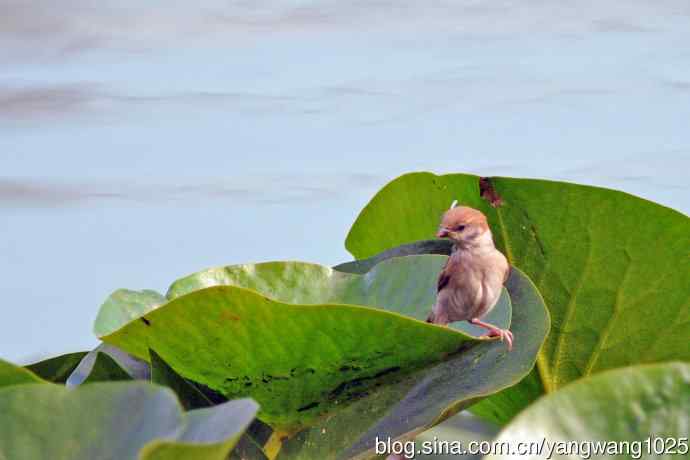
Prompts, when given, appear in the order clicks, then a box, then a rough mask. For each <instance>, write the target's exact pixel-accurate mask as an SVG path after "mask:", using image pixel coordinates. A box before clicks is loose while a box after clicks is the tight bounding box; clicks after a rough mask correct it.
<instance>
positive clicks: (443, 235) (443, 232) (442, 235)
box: [436, 227, 449, 238]
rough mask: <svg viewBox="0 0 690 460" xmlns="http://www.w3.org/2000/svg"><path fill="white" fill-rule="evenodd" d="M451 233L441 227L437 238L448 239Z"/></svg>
mask: <svg viewBox="0 0 690 460" xmlns="http://www.w3.org/2000/svg"><path fill="white" fill-rule="evenodd" d="M448 234H449V232H448V229H447V228H445V227H441V228H439V229H438V233H436V236H437V237H439V238H446V237H447V236H448Z"/></svg>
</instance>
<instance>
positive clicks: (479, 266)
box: [427, 206, 513, 349]
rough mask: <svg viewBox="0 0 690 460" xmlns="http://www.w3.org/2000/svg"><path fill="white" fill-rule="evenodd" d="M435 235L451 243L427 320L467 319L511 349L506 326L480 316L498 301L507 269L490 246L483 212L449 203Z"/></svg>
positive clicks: (496, 251) (490, 239)
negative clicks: (452, 205)
mask: <svg viewBox="0 0 690 460" xmlns="http://www.w3.org/2000/svg"><path fill="white" fill-rule="evenodd" d="M437 236H438V237H439V238H449V239H451V240H452V241H453V243H455V244H454V246H453V253H452V254H451V256H450V257H449V258H448V261H447V262H446V265H445V267H443V270H442V271H441V273H440V275H439V277H438V284H437V294H436V303H435V304H434V306H433V308H432V312H431V314H430V315H429V318H428V319H427V321H428V322H430V323H436V324H444V325H445V324H448V323H451V322H454V321H469V322H470V323H472V324H475V325H477V326H480V327H483V328H485V329H487V330H488V331H489V334H488V335H489V336H491V337H500V338H501V340H504V341H505V342H506V344H507V346H508V349H512V345H513V334H512V333H511V332H510V331H509V330H504V329H500V328H498V327H496V326H494V325H492V324H488V323H485V322H483V321H481V320H480V318H482V317H483V316H485V315H486V314H487V313H489V312H490V311H491V309H492V308H494V306H495V305H496V303H497V302H498V299H499V297H500V296H501V289H502V287H503V283H504V282H505V281H506V279H507V278H508V274H509V272H510V266H509V265H508V260H507V259H506V258H505V256H504V255H503V254H502V253H501V252H500V251H499V250H497V249H496V247H495V246H494V241H493V237H492V235H491V230H490V229H489V224H488V223H487V221H486V216H485V215H484V214H482V213H481V211H478V210H476V209H473V208H469V207H465V206H459V207H452V208H451V209H449V210H448V211H447V212H446V213H445V214H444V215H443V219H442V220H441V227H440V228H439V231H438V234H437Z"/></svg>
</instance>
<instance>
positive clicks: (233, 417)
mask: <svg viewBox="0 0 690 460" xmlns="http://www.w3.org/2000/svg"><path fill="white" fill-rule="evenodd" d="M256 410H257V406H256V403H254V402H253V401H251V400H239V401H230V402H227V403H224V404H222V405H220V406H216V407H214V408H210V409H204V410H203V411H202V410H200V411H193V412H191V413H189V414H183V413H182V408H181V407H180V405H179V404H178V402H177V399H176V398H175V395H174V394H173V393H172V392H171V391H170V390H168V389H166V388H163V387H159V386H157V385H151V384H148V383H143V382H129V383H121V382H108V383H94V384H91V385H84V386H80V387H77V388H75V389H68V388H65V387H63V386H58V385H17V386H11V387H6V388H3V389H0V426H2V430H0V458H2V459H22V460H32V459H44V458H46V456H47V455H48V456H49V457H50V458H51V459H55V460H62V459H64V460H81V459H83V460H99V459H102V460H105V459H113V458H116V459H118V460H128V459H132V460H134V459H142V460H144V459H176V458H190V459H199V460H201V459H203V460H222V459H224V458H225V456H227V454H228V452H229V451H230V449H232V445H233V443H234V442H235V441H236V440H237V438H238V437H239V436H240V435H241V433H242V432H243V431H244V429H245V428H246V426H247V425H248V424H249V422H250V421H251V420H252V418H253V416H254V414H255V413H256ZM142 449H143V451H142ZM140 451H141V452H140Z"/></svg>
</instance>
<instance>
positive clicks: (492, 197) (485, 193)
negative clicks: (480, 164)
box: [479, 177, 503, 208]
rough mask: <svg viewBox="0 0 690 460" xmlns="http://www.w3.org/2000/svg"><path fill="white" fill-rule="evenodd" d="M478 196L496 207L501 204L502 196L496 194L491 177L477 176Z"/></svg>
mask: <svg viewBox="0 0 690 460" xmlns="http://www.w3.org/2000/svg"><path fill="white" fill-rule="evenodd" d="M479 196H481V197H482V198H484V199H485V200H486V201H488V202H489V204H490V205H491V206H493V207H494V208H498V207H499V206H501V205H502V204H503V198H501V196H500V195H499V194H498V192H497V191H496V189H495V188H494V185H493V184H492V183H491V179H490V178H488V177H480V178H479Z"/></svg>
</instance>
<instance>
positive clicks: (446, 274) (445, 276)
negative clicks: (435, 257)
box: [436, 257, 457, 292]
mask: <svg viewBox="0 0 690 460" xmlns="http://www.w3.org/2000/svg"><path fill="white" fill-rule="evenodd" d="M453 265H457V264H454V263H453V262H452V259H451V258H450V257H449V258H448V260H447V261H446V265H444V266H443V270H441V273H439V274H438V281H437V282H436V292H440V291H441V289H443V288H444V287H446V286H448V283H450V276H451V275H450V274H451V273H452V271H451V267H452V266H453Z"/></svg>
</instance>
